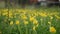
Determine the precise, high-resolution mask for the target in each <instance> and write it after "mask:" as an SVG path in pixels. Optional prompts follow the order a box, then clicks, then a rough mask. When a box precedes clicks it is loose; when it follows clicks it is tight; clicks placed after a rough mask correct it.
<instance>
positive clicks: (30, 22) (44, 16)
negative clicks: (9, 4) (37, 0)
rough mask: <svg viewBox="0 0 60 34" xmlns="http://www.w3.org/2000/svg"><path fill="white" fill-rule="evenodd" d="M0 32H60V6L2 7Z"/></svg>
mask: <svg viewBox="0 0 60 34" xmlns="http://www.w3.org/2000/svg"><path fill="white" fill-rule="evenodd" d="M0 34H60V8H59V7H49V8H39V9H37V8H36V9H31V8H30V9H29V8H28V9H19V8H10V9H7V8H4V9H0Z"/></svg>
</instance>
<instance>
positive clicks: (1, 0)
mask: <svg viewBox="0 0 60 34" xmlns="http://www.w3.org/2000/svg"><path fill="white" fill-rule="evenodd" d="M42 6H44V7H51V6H60V0H0V8H8V7H9V8H33V7H37V8H38V7H42Z"/></svg>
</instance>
